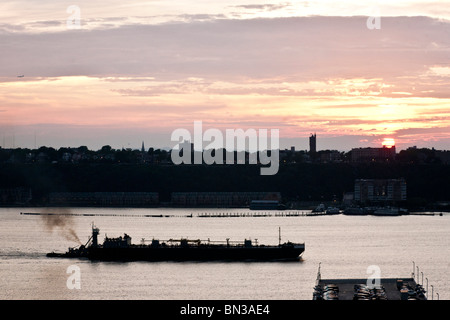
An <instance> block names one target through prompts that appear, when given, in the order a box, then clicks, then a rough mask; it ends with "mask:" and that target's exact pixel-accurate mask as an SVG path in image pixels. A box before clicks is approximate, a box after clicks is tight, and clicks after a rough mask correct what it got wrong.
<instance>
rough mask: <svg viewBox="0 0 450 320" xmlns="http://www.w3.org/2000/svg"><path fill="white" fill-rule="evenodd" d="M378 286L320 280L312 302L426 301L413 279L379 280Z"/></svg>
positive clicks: (348, 281)
mask: <svg viewBox="0 0 450 320" xmlns="http://www.w3.org/2000/svg"><path fill="white" fill-rule="evenodd" d="M378 280H379V281H380V282H379V286H374V285H373V284H371V283H369V284H367V279H320V280H319V281H318V282H317V284H316V287H315V288H314V289H315V290H314V294H313V299H314V300H427V298H426V295H425V290H424V288H423V287H422V286H421V285H419V284H417V283H416V281H415V280H414V279H413V278H381V279H378Z"/></svg>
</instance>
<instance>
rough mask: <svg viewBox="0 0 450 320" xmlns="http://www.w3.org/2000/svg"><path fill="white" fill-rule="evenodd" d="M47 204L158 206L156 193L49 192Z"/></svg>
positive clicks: (157, 194)
mask: <svg viewBox="0 0 450 320" xmlns="http://www.w3.org/2000/svg"><path fill="white" fill-rule="evenodd" d="M49 204H50V205H52V206H57V205H71V206H105V207H110V206H111V207H127V206H129V207H146V206H155V205H157V204H159V193H157V192H51V193H50V195H49Z"/></svg>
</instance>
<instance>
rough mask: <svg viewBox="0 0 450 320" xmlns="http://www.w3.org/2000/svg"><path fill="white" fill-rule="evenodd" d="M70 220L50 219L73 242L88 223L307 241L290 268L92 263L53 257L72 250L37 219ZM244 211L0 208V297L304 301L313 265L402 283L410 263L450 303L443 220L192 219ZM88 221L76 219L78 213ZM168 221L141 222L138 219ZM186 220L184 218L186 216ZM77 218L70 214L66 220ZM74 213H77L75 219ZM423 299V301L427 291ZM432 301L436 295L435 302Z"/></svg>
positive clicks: (137, 236) (334, 273) (135, 230)
mask: <svg viewBox="0 0 450 320" xmlns="http://www.w3.org/2000/svg"><path fill="white" fill-rule="evenodd" d="M21 212H36V213H49V212H54V213H64V214H72V215H70V216H67V215H66V216H65V217H66V218H67V217H68V219H67V221H64V220H62V221H56V222H59V223H60V224H61V225H63V224H64V223H65V224H66V226H70V227H71V228H73V231H74V233H75V234H76V236H77V237H79V239H80V241H81V243H85V242H86V241H87V240H88V238H89V236H90V234H91V225H92V223H95V225H96V226H98V227H99V228H100V238H99V239H100V240H101V241H102V239H103V237H104V236H105V235H108V236H109V237H117V236H121V235H123V233H127V234H129V235H130V236H131V237H132V242H133V243H140V242H141V239H142V238H145V239H152V238H153V237H154V238H159V239H169V238H174V239H175V238H180V237H187V238H189V239H208V238H209V239H211V240H225V239H226V238H230V239H231V240H236V241H237V240H239V241H241V240H244V239H249V238H251V239H253V240H254V239H258V242H259V243H261V244H277V243H278V227H281V233H282V241H287V240H289V241H292V242H305V246H306V249H305V252H304V253H303V255H302V259H301V260H300V261H295V262H156V263H155V262H152V263H150V262H129V263H117V262H91V261H87V260H80V259H54V258H53V259H52V258H47V257H46V256H45V254H46V253H48V252H51V251H57V252H65V251H66V250H67V248H68V247H72V246H77V245H78V242H77V241H76V240H74V238H73V237H72V235H71V234H70V233H68V232H67V231H66V229H63V228H62V227H54V228H53V229H51V228H49V227H48V225H47V222H48V221H47V220H46V219H47V218H48V217H49V216H44V215H24V214H20V213H21ZM206 212H208V213H230V212H233V213H242V212H248V211H247V210H245V209H110V208H108V209H103V208H70V209H58V208H52V209H42V208H0V243H1V247H0V299H152V300H158V299H165V300H172V299H182V300H184V299H189V300H191V299H197V300H204V299H218V300H229V299H239V300H247V299H258V300H259V299H268V300H281V299H282V300H292V299H295V300H311V298H312V292H313V287H314V283H315V279H316V275H317V269H318V266H319V263H321V272H322V277H323V278H367V277H368V276H369V275H368V274H367V273H366V271H367V268H368V267H369V266H370V265H377V266H379V267H380V269H381V277H408V276H410V275H411V272H412V271H413V262H412V261H414V262H415V265H416V266H418V267H419V281H420V282H422V273H423V279H424V283H425V285H426V280H425V278H428V282H429V284H430V285H431V284H432V285H433V286H434V292H435V293H436V292H438V293H439V297H440V299H441V300H443V299H446V300H447V299H449V298H450V276H449V274H448V270H449V269H450V238H449V232H450V215H449V214H444V215H443V216H413V215H410V216H400V217H373V216H345V215H333V216H317V217H305V216H303V217H274V216H272V217H229V218H201V217H198V216H197V214H198V213H206ZM86 213H88V214H92V216H84V215H82V214H86ZM161 213H162V214H163V215H169V216H170V217H163V218H158V217H145V216H144V215H157V214H161ZM191 213H192V214H193V217H192V218H186V217H184V216H185V215H189V214H191ZM74 214H75V215H74ZM76 214H80V215H76ZM71 265H76V266H78V267H79V268H80V272H81V288H80V289H79V290H78V289H72V290H71V289H68V287H67V279H68V277H69V274H68V273H67V268H68V267H69V266H71ZM429 289H430V295H431V287H430V288H429ZM436 298H437V296H436V294H435V299H436Z"/></svg>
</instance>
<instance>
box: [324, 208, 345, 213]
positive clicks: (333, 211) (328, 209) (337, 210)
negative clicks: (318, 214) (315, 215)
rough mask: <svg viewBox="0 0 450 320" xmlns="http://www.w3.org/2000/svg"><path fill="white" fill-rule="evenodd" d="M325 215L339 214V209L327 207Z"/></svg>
mask: <svg viewBox="0 0 450 320" xmlns="http://www.w3.org/2000/svg"><path fill="white" fill-rule="evenodd" d="M325 213H326V214H339V213H341V211H340V210H339V208H336V207H328V208H327V211H326V212H325Z"/></svg>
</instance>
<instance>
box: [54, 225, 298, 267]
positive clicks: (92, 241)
mask: <svg viewBox="0 0 450 320" xmlns="http://www.w3.org/2000/svg"><path fill="white" fill-rule="evenodd" d="M99 232H100V230H99V229H98V228H97V227H94V226H93V227H92V236H91V237H90V238H89V240H88V242H87V243H86V245H81V246H80V247H78V248H69V250H68V251H67V252H66V253H55V252H51V253H48V254H47V257H58V258H88V259H90V260H100V261H213V260H231V261H252V260H253V261H271V260H274V261H278V260H281V261H283V260H298V259H299V258H300V256H301V254H302V253H303V251H304V250H305V244H304V243H292V242H285V243H281V232H280V236H279V244H278V245H261V244H258V243H255V244H254V243H253V242H252V240H247V239H246V240H245V241H244V242H235V241H230V239H226V242H216V241H210V240H206V241H205V240H199V239H198V240H188V239H169V240H165V241H160V240H157V239H153V240H151V243H150V244H145V243H144V242H145V240H144V239H143V241H142V244H132V243H131V237H130V236H129V235H127V234H124V236H123V237H118V238H108V237H106V238H105V240H104V242H103V244H99V243H98V234H99Z"/></svg>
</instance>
